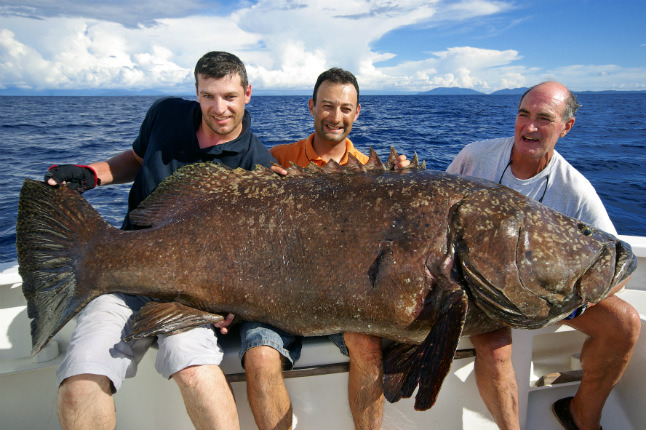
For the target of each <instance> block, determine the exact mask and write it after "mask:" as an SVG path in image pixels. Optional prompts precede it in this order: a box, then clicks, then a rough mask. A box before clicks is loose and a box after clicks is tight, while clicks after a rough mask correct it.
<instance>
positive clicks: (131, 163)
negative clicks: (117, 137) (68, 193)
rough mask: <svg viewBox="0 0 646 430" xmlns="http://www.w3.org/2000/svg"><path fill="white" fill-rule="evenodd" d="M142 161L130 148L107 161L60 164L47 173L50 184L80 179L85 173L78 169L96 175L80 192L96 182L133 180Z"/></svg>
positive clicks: (107, 182)
mask: <svg viewBox="0 0 646 430" xmlns="http://www.w3.org/2000/svg"><path fill="white" fill-rule="evenodd" d="M142 163H143V160H142V158H141V157H139V156H138V155H137V154H135V152H134V151H133V150H132V149H129V150H127V151H124V152H122V153H120V154H118V155H115V156H114V157H112V158H110V159H109V160H107V161H98V162H96V163H92V164H90V165H89V166H76V165H67V166H58V169H56V170H53V169H51V168H50V171H48V173H47V175H46V179H47V183H48V184H49V185H57V184H66V183H67V182H68V181H69V182H70V183H71V182H72V180H76V181H78V179H79V178H78V176H80V177H83V173H79V172H77V171H81V172H82V171H83V170H85V172H86V173H87V174H88V175H91V176H96V177H95V178H94V179H95V180H94V181H91V180H89V179H88V180H87V181H86V182H88V181H89V182H93V183H92V186H91V187H87V188H82V189H80V190H79V191H80V192H83V191H85V189H91V188H94V184H96V185H99V184H100V185H108V184H123V183H126V182H132V181H134V179H135V176H137V172H138V171H139V169H140V168H141V165H142ZM62 167H67V169H61V168H62ZM89 172H91V173H89ZM86 176H87V175H86ZM74 189H75V188H74Z"/></svg>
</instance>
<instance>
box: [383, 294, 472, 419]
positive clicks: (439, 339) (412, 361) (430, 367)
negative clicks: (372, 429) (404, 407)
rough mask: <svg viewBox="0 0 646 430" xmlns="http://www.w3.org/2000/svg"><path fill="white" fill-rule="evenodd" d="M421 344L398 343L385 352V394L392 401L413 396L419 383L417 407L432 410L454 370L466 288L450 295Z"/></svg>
mask: <svg viewBox="0 0 646 430" xmlns="http://www.w3.org/2000/svg"><path fill="white" fill-rule="evenodd" d="M446 300H447V306H446V307H445V308H444V309H445V310H444V311H443V312H442V313H441V314H440V315H439V317H438V318H437V320H436V321H435V323H434V324H433V327H432V329H431V331H430V333H429V334H428V335H427V336H426V339H424V341H423V342H422V343H421V345H410V344H400V343H397V344H394V345H393V346H392V348H391V349H389V350H387V351H385V353H384V396H385V397H386V399H387V400H388V401H389V402H391V403H392V402H396V401H398V400H400V399H401V398H409V397H410V396H412V395H413V392H414V391H415V388H416V387H417V386H418V385H419V389H418V391H417V395H416V396H415V409H416V410H418V411H425V410H427V409H430V408H431V407H432V406H433V405H434V404H435V401H436V399H437V396H438V394H439V392H440V388H441V387H442V382H444V378H445V377H446V375H447V374H448V373H449V370H450V369H451V363H452V362H453V357H454V354H455V350H456V348H457V346H458V342H459V341H460V335H461V334H462V327H463V326H464V322H465V319H466V314H467V297H466V294H465V293H464V291H455V292H453V293H451V294H450V295H449V297H448V298H447V299H446Z"/></svg>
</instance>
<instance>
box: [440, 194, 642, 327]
mask: <svg viewBox="0 0 646 430" xmlns="http://www.w3.org/2000/svg"><path fill="white" fill-rule="evenodd" d="M503 188H504V187H500V188H499V189H493V190H483V191H482V192H479V193H476V194H481V195H473V196H469V197H468V198H466V199H465V200H464V201H463V202H462V203H461V204H460V206H459V207H458V208H457V209H456V211H455V212H454V214H453V215H452V223H453V226H454V227H455V234H456V236H455V239H454V251H455V254H456V259H457V261H458V264H459V268H460V269H461V272H462V274H463V278H464V283H465V284H466V287H467V290H468V292H469V293H470V297H471V298H472V299H473V300H474V302H475V303H476V304H477V305H478V306H479V307H480V308H481V309H482V310H483V311H484V312H485V313H486V314H487V315H488V316H489V317H490V318H492V319H495V320H497V321H500V322H503V323H505V324H507V325H510V326H512V327H518V328H539V327H542V326H544V325H547V324H550V323H553V322H556V321H560V320H562V319H563V318H565V317H566V316H567V315H569V314H570V313H572V311H574V310H575V309H577V308H578V307H580V306H582V305H583V304H584V303H587V302H592V303H596V302H598V301H600V300H602V299H603V298H605V297H606V296H608V295H609V294H610V293H611V292H612V290H613V289H614V287H615V286H616V285H618V284H620V283H621V282H623V281H624V280H625V279H627V278H628V277H629V275H630V273H632V271H633V270H634V269H635V268H636V265H637V262H636V261H637V260H636V257H635V256H634V255H633V253H632V251H631V249H630V246H629V245H628V244H626V243H624V242H622V241H620V240H618V239H617V238H616V237H615V236H613V235H611V234H608V233H606V232H604V231H602V230H599V229H596V228H594V227H592V226H590V225H588V224H586V223H583V222H581V221H578V220H576V219H573V218H570V217H567V216H565V215H563V214H561V213H559V212H556V211H554V210H552V209H550V208H548V207H546V206H544V205H542V204H540V203H538V202H535V201H533V200H531V199H527V198H525V197H524V196H522V195H520V194H518V193H515V192H513V191H512V190H509V189H503Z"/></svg>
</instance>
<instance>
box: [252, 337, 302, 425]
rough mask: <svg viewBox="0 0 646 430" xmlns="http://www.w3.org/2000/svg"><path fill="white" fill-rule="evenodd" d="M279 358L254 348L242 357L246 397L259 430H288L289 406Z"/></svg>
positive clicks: (270, 350) (268, 350)
mask: <svg viewBox="0 0 646 430" xmlns="http://www.w3.org/2000/svg"><path fill="white" fill-rule="evenodd" d="M282 360H283V358H282V355H280V353H279V352H278V351H276V350H275V349H274V348H271V347H269V346H264V345H263V346H257V347H254V348H251V349H249V350H248V351H247V352H246V353H245V356H244V363H245V370H246V372H247V396H248V398H249V405H250V406H251V411H252V412H253V417H254V420H255V421H256V425H257V426H258V428H259V429H260V430H289V429H291V428H292V404H291V401H290V400H289V393H288V392H287V387H286V386H285V381H284V380H283V362H282Z"/></svg>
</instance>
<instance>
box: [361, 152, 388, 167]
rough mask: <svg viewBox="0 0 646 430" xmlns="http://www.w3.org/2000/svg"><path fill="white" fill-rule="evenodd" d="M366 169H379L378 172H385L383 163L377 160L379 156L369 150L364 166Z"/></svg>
mask: <svg viewBox="0 0 646 430" xmlns="http://www.w3.org/2000/svg"><path fill="white" fill-rule="evenodd" d="M364 166H365V167H366V169H368V170H370V169H379V170H385V167H384V163H382V162H381V160H380V159H379V156H378V155H377V152H376V151H375V150H374V149H372V147H371V148H370V155H369V157H368V162H367V163H366V164H365V165H364Z"/></svg>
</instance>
